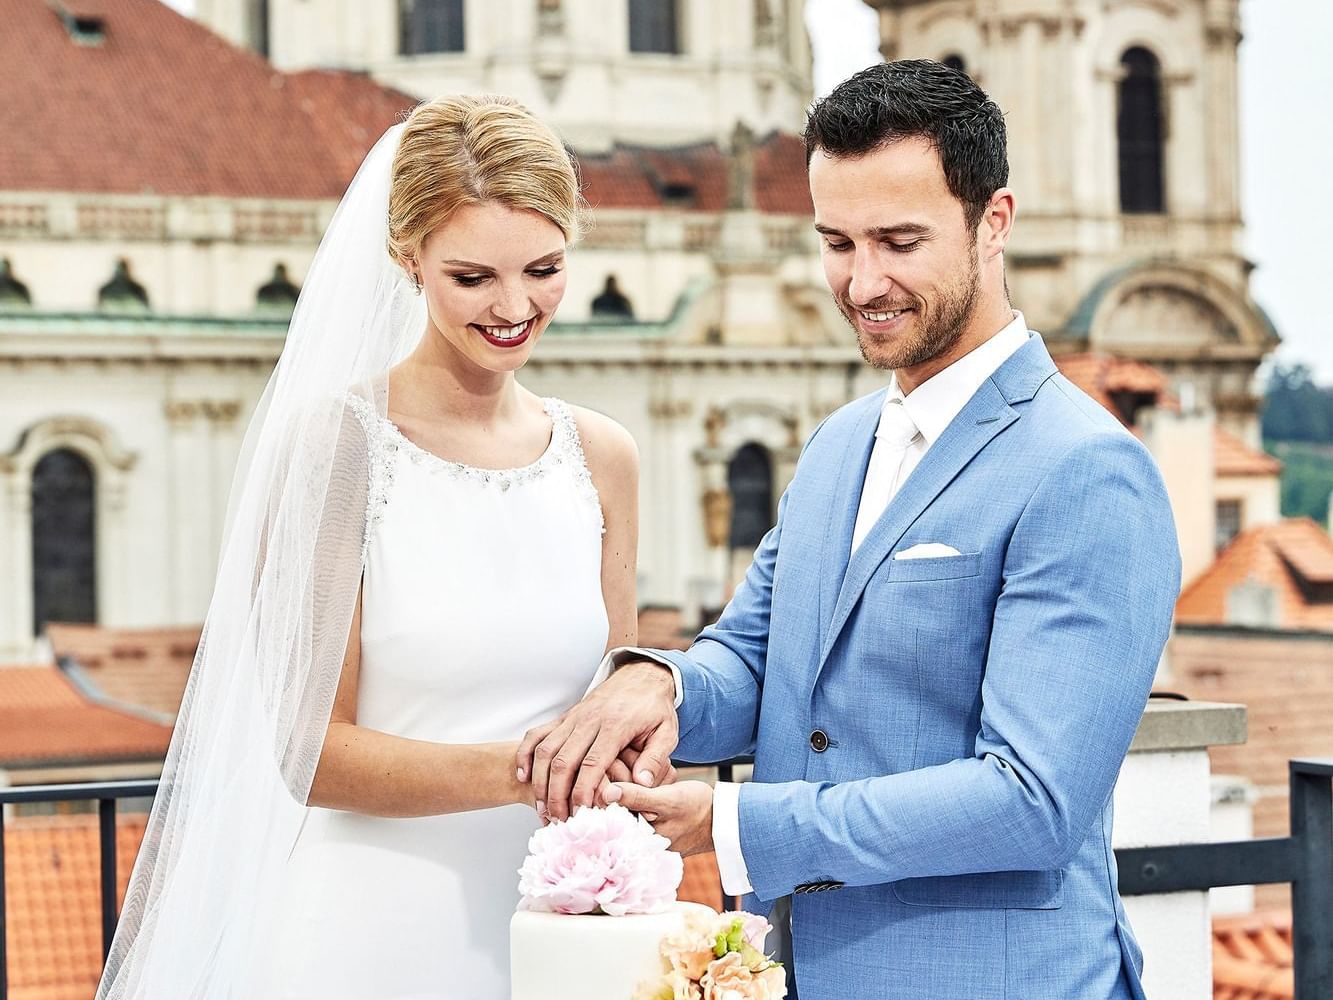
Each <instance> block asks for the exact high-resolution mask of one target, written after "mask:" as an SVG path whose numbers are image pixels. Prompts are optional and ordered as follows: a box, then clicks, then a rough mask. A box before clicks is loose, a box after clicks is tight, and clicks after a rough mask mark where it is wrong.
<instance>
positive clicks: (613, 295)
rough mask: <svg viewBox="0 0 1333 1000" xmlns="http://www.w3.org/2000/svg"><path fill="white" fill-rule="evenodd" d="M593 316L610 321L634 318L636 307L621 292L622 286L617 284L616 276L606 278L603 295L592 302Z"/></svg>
mask: <svg viewBox="0 0 1333 1000" xmlns="http://www.w3.org/2000/svg"><path fill="white" fill-rule="evenodd" d="M592 314H593V315H594V316H603V317H606V318H608V319H633V318H634V306H632V305H631V304H630V301H629V299H628V298H626V297H625V293H624V292H622V291H621V290H620V285H619V284H617V283H616V276H615V275H614V274H608V275H607V276H606V286H605V287H604V288H603V289H602V292H601V294H600V295H598V296H597V297H596V298H595V299H593V300H592Z"/></svg>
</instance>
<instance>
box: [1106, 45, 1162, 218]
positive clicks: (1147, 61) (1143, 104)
mask: <svg viewBox="0 0 1333 1000" xmlns="http://www.w3.org/2000/svg"><path fill="white" fill-rule="evenodd" d="M1120 68H1121V71H1122V76H1121V79H1120V102H1119V103H1120V108H1119V113H1118V117H1117V121H1116V134H1117V138H1118V139H1119V144H1120V210H1121V211H1122V212H1137V213H1154V212H1163V211H1165V209H1166V196H1165V189H1164V185H1163V179H1162V178H1163V164H1162V159H1163V151H1164V146H1165V138H1166V129H1165V126H1164V122H1163V120H1162V68H1161V65H1160V64H1159V63H1158V61H1157V57H1156V56H1155V55H1153V54H1152V53H1151V52H1149V51H1148V50H1147V49H1141V48H1133V49H1129V50H1128V51H1126V52H1125V54H1124V55H1123V56H1121V58H1120Z"/></svg>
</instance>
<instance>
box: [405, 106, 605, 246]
mask: <svg viewBox="0 0 1333 1000" xmlns="http://www.w3.org/2000/svg"><path fill="white" fill-rule="evenodd" d="M485 202H496V203H498V204H501V205H504V206H506V207H507V208H512V209H517V210H523V209H529V210H531V211H534V212H537V213H539V214H541V215H543V216H545V217H546V218H547V219H550V220H551V222H553V223H555V225H557V226H559V227H560V231H561V232H562V233H564V234H565V241H566V243H574V242H575V241H576V240H577V239H578V237H579V233H580V230H581V228H582V226H581V222H582V220H581V215H582V204H581V199H580V197H579V179H578V174H577V172H576V170H575V166H574V161H573V158H572V157H571V156H570V154H569V152H568V151H567V150H566V149H565V147H564V145H563V144H562V143H561V141H560V139H559V137H558V136H556V134H555V132H553V131H552V130H551V128H550V127H549V126H547V125H546V124H544V123H543V122H541V121H540V120H538V119H537V118H536V117H534V116H533V114H532V112H530V111H529V110H528V109H527V108H525V107H523V105H521V104H519V103H518V102H517V101H515V100H514V99H513V98H511V97H503V96H492V95H487V96H476V97H474V96H470V95H465V94H455V95H449V96H446V97H438V98H436V99H435V100H433V101H428V102H426V103H425V104H420V105H418V106H417V107H416V108H415V109H414V110H413V111H412V113H411V114H410V115H409V116H408V118H407V121H406V122H405V123H404V127H403V134H402V136H401V138H400V139H399V142H398V150H397V152H396V153H395V154H394V158H393V178H392V182H391V186H390V189H389V256H390V257H392V258H393V259H394V261H396V262H397V263H398V264H399V265H400V266H401V267H403V268H404V269H405V270H409V271H410V267H409V262H410V261H413V260H416V258H417V256H418V254H419V253H420V252H421V246H422V244H423V243H425V241H426V239H427V238H428V237H429V236H430V235H431V233H433V232H435V231H436V230H437V229H438V228H439V227H440V226H442V225H444V223H445V222H447V221H448V220H449V217H450V216H451V215H453V213H454V212H455V211H456V210H457V209H458V208H460V207H461V206H464V205H478V204H482V203H485Z"/></svg>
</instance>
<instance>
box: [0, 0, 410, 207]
mask: <svg viewBox="0 0 1333 1000" xmlns="http://www.w3.org/2000/svg"><path fill="white" fill-rule="evenodd" d="M53 7H54V5H51V4H47V3H40V2H34V0H0V24H2V25H3V26H4V27H3V30H0V66H4V67H5V71H4V73H3V74H0V136H4V141H3V143H0V190H11V191H14V190H18V191H81V192H116V193H141V192H154V193H158V194H170V195H204V194H211V195H228V196H236V197H257V198H336V197H339V196H340V195H341V194H342V192H343V189H344V188H345V187H346V186H347V183H348V181H350V180H351V178H352V174H353V173H354V172H355V170H356V166H357V164H358V163H359V162H360V159H361V157H362V156H363V155H364V154H365V152H366V150H368V149H369V148H370V145H371V143H372V142H373V140H374V139H375V138H377V137H378V136H379V135H380V134H381V133H382V132H383V131H384V129H386V128H387V127H388V126H390V125H392V124H393V123H394V121H395V120H396V119H397V118H398V116H399V115H400V113H402V112H403V111H406V110H408V109H410V108H411V107H412V106H413V105H414V104H415V103H416V99H414V98H412V97H409V96H407V95H405V94H403V93H400V92H398V91H395V90H393V89H391V88H388V87H383V86H381V85H379V84H377V83H375V82H373V81H372V80H370V79H369V78H368V77H365V76H361V75H359V74H354V73H346V72H333V71H317V72H307V73H301V74H284V73H281V72H279V71H277V70H275V69H274V68H273V67H272V66H271V65H269V64H268V63H267V62H265V61H264V60H263V59H261V58H260V57H258V56H256V55H254V54H253V53H250V52H247V51H244V50H242V49H239V48H236V47H234V46H232V45H230V44H228V43H227V42H226V41H224V40H223V39H222V38H220V37H218V36H217V35H214V34H213V33H212V32H210V31H209V30H208V29H207V28H205V27H203V26H202V25H200V24H198V23H197V22H195V21H193V20H191V19H190V18H188V17H185V16H183V15H181V14H178V13H176V12H175V11H174V10H172V9H171V8H169V7H167V6H165V5H164V4H162V3H159V2H157V0H84V2H83V3H82V4H81V5H80V6H79V8H78V12H79V13H81V14H85V13H86V14H95V15H98V16H101V17H102V18H104V23H105V36H104V39H103V40H102V41H101V42H100V44H85V43H80V42H76V41H75V40H74V39H73V38H71V36H70V34H69V32H68V31H67V30H66V27H65V25H64V23H63V22H62V20H61V18H60V16H59V15H58V13H57V12H56V10H54V9H53Z"/></svg>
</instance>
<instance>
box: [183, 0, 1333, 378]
mask: <svg viewBox="0 0 1333 1000" xmlns="http://www.w3.org/2000/svg"><path fill="white" fill-rule="evenodd" d="M168 2H170V3H171V4H172V6H174V7H176V8H177V9H180V10H184V11H186V12H187V13H188V12H190V11H191V10H192V9H193V6H194V0H168ZM875 22H876V16H875V13H874V11H872V10H871V9H870V8H869V7H867V6H866V5H865V4H864V3H862V2H861V0H807V2H806V24H807V26H808V27H809V29H810V38H811V46H812V48H813V50H814V57H815V65H814V77H815V93H816V95H820V94H824V93H827V92H828V91H829V90H830V89H831V88H832V87H833V86H834V85H835V84H836V83H837V82H838V81H839V80H841V79H843V78H845V77H847V76H849V75H851V74H852V73H854V72H856V71H857V70H858V69H861V68H863V67H865V66H868V65H869V64H870V63H871V62H874V61H877V60H878V59H879V53H878V50H877V45H878V38H877V29H876V23H875ZM1241 32H1242V34H1243V35H1244V40H1243V41H1242V42H1241V46H1240V87H1241V97H1240V128H1241V185H1242V191H1241V199H1242V200H1241V209H1242V213H1243V217H1244V220H1245V224H1246V234H1245V243H1244V248H1243V249H1244V253H1245V255H1246V256H1247V258H1248V259H1249V260H1250V261H1251V262H1252V263H1253V264H1254V265H1255V270H1254V272H1253V274H1252V275H1251V278H1250V289H1251V292H1252V294H1253V296H1254V298H1255V300H1256V301H1257V302H1258V303H1259V304H1260V305H1261V306H1263V308H1264V309H1265V310H1266V311H1267V313H1268V315H1269V316H1270V317H1271V318H1272V320H1273V322H1274V324H1275V325H1276V326H1277V329H1278V332H1279V333H1280V334H1281V335H1282V340H1283V343H1282V347H1281V348H1280V349H1279V350H1278V353H1277V357H1278V359H1279V360H1280V361H1282V362H1284V363H1295V362H1300V363H1303V364H1307V365H1309V366H1310V367H1311V368H1313V369H1314V372H1315V377H1316V378H1317V379H1318V380H1319V381H1321V382H1323V383H1325V384H1330V385H1333V321H1331V320H1330V318H1329V315H1328V313H1327V312H1326V311H1325V308H1324V296H1323V294H1322V293H1321V288H1328V287H1333V275H1330V273H1329V272H1330V269H1333V261H1330V260H1328V259H1326V258H1323V257H1321V256H1320V251H1321V250H1322V249H1323V240H1324V238H1325V234H1326V233H1327V232H1328V231H1329V230H1330V228H1331V227H1330V224H1329V220H1330V215H1329V212H1330V209H1331V208H1333V206H1331V205H1330V204H1329V203H1326V202H1315V204H1314V205H1313V206H1311V205H1310V204H1309V202H1311V201H1312V200H1313V198H1312V195H1311V194H1310V192H1316V191H1318V190H1320V188H1321V185H1323V184H1326V183H1327V181H1326V178H1327V177H1328V176H1329V174H1330V173H1333V130H1331V129H1330V127H1329V126H1328V124H1327V122H1328V118H1329V111H1328V103H1329V100H1330V98H1333V3H1330V2H1328V0H1241ZM1321 121H1322V122H1324V123H1325V124H1323V125H1320V124H1319V123H1320V122H1321ZM1017 193H1018V195H1019V196H1020V198H1021V195H1022V192H1021V191H1020V192H1017ZM1019 225H1022V216H1021V215H1020V216H1019ZM1018 305H1020V307H1021V303H1018Z"/></svg>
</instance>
